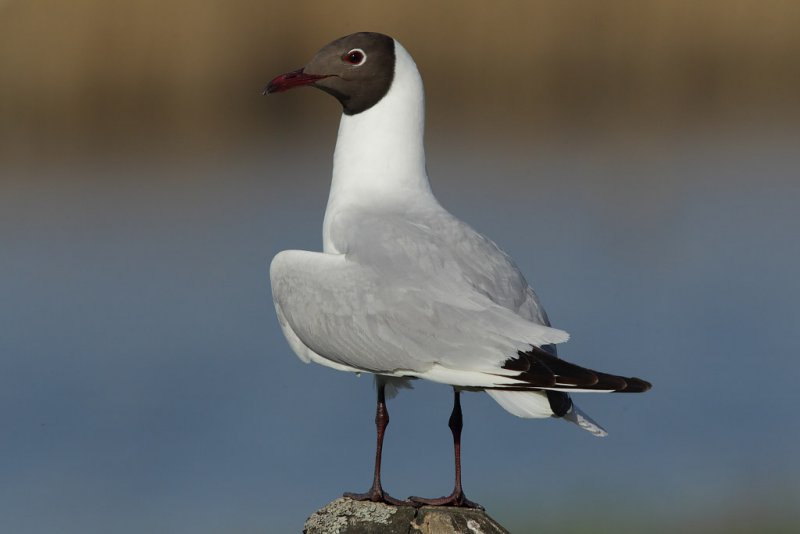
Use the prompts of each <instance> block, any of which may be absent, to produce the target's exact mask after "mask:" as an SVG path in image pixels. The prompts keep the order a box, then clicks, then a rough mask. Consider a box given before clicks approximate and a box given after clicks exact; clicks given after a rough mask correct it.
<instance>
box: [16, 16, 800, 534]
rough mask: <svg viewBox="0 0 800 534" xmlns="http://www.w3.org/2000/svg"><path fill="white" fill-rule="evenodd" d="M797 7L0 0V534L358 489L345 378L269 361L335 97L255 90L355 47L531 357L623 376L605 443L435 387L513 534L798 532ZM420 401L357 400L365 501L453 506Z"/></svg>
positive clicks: (282, 355)
mask: <svg viewBox="0 0 800 534" xmlns="http://www.w3.org/2000/svg"><path fill="white" fill-rule="evenodd" d="M798 28H800V4H798V3H797V2H792V1H760V2H756V1H723V0H718V1H701V2H696V1H688V0H687V1H683V0H679V1H666V0H663V1H645V2H635V1H629V2H625V1H608V2H588V1H587V2H580V1H575V2H572V1H570V2H564V1H557V0H537V1H532V2H524V3H523V2H510V1H508V2H480V1H477V0H475V1H473V0H470V1H460V2H430V1H425V2H421V1H407V2H403V3H397V4H396V5H389V4H388V3H377V2H363V1H357V0H351V1H350V2H348V3H347V4H340V3H328V2H309V1H293V2H270V1H261V2H253V1H251V0H226V1H224V2H223V1H200V2H193V1H189V0H168V1H164V0H159V1H155V0H140V1H138V2H118V1H108V0H74V1H72V2H60V1H56V0H30V1H22V0H0V302H2V305H1V306H0V428H1V429H2V438H0V458H2V460H1V461H0V530H2V531H3V532H16V533H40V532H65V533H67V532H69V533H72V532H76V533H77V532H81V533H86V532H121V533H127V532H130V533H138V532H208V533H212V532H242V533H245V532H253V533H255V532H299V531H300V530H301V528H302V524H303V521H304V520H305V518H306V517H307V516H308V515H309V514H310V513H311V512H313V511H314V510H315V509H317V508H319V507H320V506H322V505H323V504H325V503H326V502H328V501H330V500H331V499H333V498H335V497H336V496H338V495H340V494H341V493H342V492H343V491H363V490H365V489H366V488H367V486H368V485H369V483H370V477H371V469H372V461H373V458H372V455H373V447H374V426H373V414H374V412H373V410H374V393H373V389H372V380H371V378H369V377H368V376H362V377H360V378H356V377H353V376H351V375H349V374H345V373H338V372H334V371H332V370H330V369H325V368H321V367H318V366H309V365H304V364H302V363H301V362H300V361H299V360H298V359H297V358H296V357H295V356H294V355H293V354H292V353H291V351H290V349H289V347H288V346H287V344H286V342H285V341H284V339H283V337H282V336H281V334H280V331H279V329H278V326H277V321H276V319H275V314H274V310H273V307H272V302H271V295H270V289H269V281H268V275H267V272H268V265H269V261H270V259H271V258H272V256H273V255H274V254H275V253H276V252H278V251H279V250H283V249H286V248H299V249H310V250H319V249H320V247H321V236H320V230H321V224H322V216H323V211H324V207H325V202H326V199H327V188H328V183H329V176H330V167H331V155H332V152H333V146H334V142H335V139H336V128H337V123H338V120H339V111H340V110H339V107H338V104H337V102H336V101H335V100H333V99H332V98H329V97H327V96H326V95H324V94H322V93H318V92H315V91H312V90H302V91H295V92H292V93H288V94H285V95H277V96H271V97H269V98H264V97H261V96H260V90H261V88H262V87H263V85H264V84H265V83H266V82H267V81H269V80H270V79H271V78H272V77H273V76H275V75H277V74H280V73H283V72H286V71H288V70H293V69H296V68H298V67H300V66H302V65H303V64H304V63H305V62H306V61H307V60H308V59H309V58H310V57H311V56H312V55H313V54H314V52H315V51H316V50H317V49H319V48H320V47H321V46H323V45H324V44H326V43H328V42H329V41H331V40H333V39H334V38H337V37H340V36H342V35H346V34H348V33H352V32H355V31H364V30H367V31H380V32H384V33H388V34H390V35H392V36H394V37H396V38H397V39H398V40H400V41H401V42H402V43H403V44H404V45H405V47H406V48H407V49H408V50H409V51H410V52H411V53H412V55H413V56H414V57H415V59H416V61H417V64H418V66H419V68H420V71H421V72H422V75H423V79H424V80H425V83H426V90H427V104H428V125H427V147H428V170H429V174H430V177H431V181H432V184H433V188H434V191H435V192H436V193H437V195H438V197H439V198H440V200H441V201H442V203H443V204H444V205H445V206H447V207H448V208H449V209H450V210H451V211H453V212H454V213H455V214H456V215H458V216H460V217H462V218H464V219H466V220H467V221H469V222H470V223H471V224H472V225H473V226H475V227H476V228H477V229H478V230H479V231H482V232H484V233H486V234H487V235H489V236H491V237H492V238H493V239H494V240H495V241H497V242H498V243H499V244H500V246H502V247H503V248H504V249H505V250H506V251H508V252H509V253H510V254H511V255H512V256H514V257H515V258H516V260H517V263H518V264H519V265H520V266H521V268H522V269H523V271H524V272H525V273H526V274H527V276H528V279H529V280H530V281H531V283H532V284H533V285H534V287H536V289H537V291H538V292H539V295H540V297H541V298H542V300H543V302H544V303H545V305H546V307H547V309H548V311H549V313H550V316H551V318H552V320H553V322H554V324H555V325H556V326H558V327H560V328H563V329H566V330H567V331H569V332H571V334H572V339H571V340H570V342H569V344H568V345H566V346H564V347H563V349H562V351H561V354H562V355H563V356H564V357H565V358H568V359H570V360H572V361H575V362H576V363H581V364H585V365H587V366H590V367H594V368H597V369H602V370H605V371H609V372H614V373H621V374H631V375H636V376H641V377H643V378H646V379H649V380H651V381H652V382H653V383H654V389H653V390H652V391H651V392H649V393H647V394H645V395H637V396H622V395H618V396H589V395H587V396H582V397H580V398H578V404H580V405H581V407H582V408H583V409H584V410H586V411H587V412H589V413H591V414H592V415H593V416H594V417H595V418H596V419H597V420H598V421H600V422H601V423H602V424H604V426H606V428H607V429H608V430H609V432H610V436H609V437H608V438H605V439H603V440H598V439H596V438H593V437H592V436H590V435H588V434H587V433H584V432H580V431H578V430H576V429H575V428H574V427H572V426H571V425H567V424H564V423H563V422H560V421H555V420H552V421H525V420H521V419H516V418H514V417H513V416H511V415H510V414H507V413H505V412H504V411H503V410H502V409H501V408H500V407H499V406H497V405H495V404H494V403H493V402H492V401H491V400H490V399H489V398H488V397H487V396H485V395H483V394H469V395H467V396H466V398H465V399H464V410H465V430H464V481H465V489H466V492H467V494H468V496H469V497H470V498H471V499H473V500H476V501H478V502H481V503H482V504H484V505H485V506H486V507H487V509H488V511H489V513H490V514H492V515H493V516H494V517H495V518H496V519H498V520H499V521H500V522H501V523H503V524H504V525H506V526H507V527H508V528H509V529H510V530H511V531H512V532H642V531H648V532H673V531H675V530H676V529H685V530H689V531H694V532H699V531H702V532H751V531H759V532H790V531H797V530H798V529H800V513H798V511H797V508H796V502H797V498H798V495H800V483H799V482H798V479H799V477H800V462H799V461H798V459H797V446H798V443H800V425H798V424H797V415H796V410H797V408H796V407H797V403H798V400H800V399H798V395H797V393H796V391H797V389H796V388H797V380H798V378H800V365H799V364H798V359H797V356H798V352H799V351H800V338H799V336H798V320H799V319H800V311H798V307H797V302H798V301H800V286H799V285H798V281H797V273H798V267H799V264H800V244H799V242H800V240H798V237H797V234H798V230H800V214H798V201H800V150H798V148H799V147H800V32H798ZM450 403H451V394H450V391H449V390H448V388H446V387H444V386H439V385H434V384H427V383H418V384H417V386H416V389H415V390H414V391H412V392H403V393H402V394H401V395H400V396H399V397H397V398H396V399H395V400H393V401H391V403H390V405H389V410H390V413H391V415H392V423H391V425H390V427H389V429H388V434H387V442H386V446H385V453H384V457H385V462H384V481H385V485H386V489H387V490H388V491H389V492H390V493H392V494H394V495H396V496H398V497H403V496H406V495H409V494H417V495H426V496H438V495H442V494H446V493H447V492H449V491H450V489H451V486H452V465H451V441H450V433H449V430H448V428H447V418H448V416H449V411H450Z"/></svg>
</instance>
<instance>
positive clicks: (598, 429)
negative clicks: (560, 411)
mask: <svg viewBox="0 0 800 534" xmlns="http://www.w3.org/2000/svg"><path fill="white" fill-rule="evenodd" d="M564 419H566V420H567V421H570V422H572V423H575V424H576V425H578V426H579V427H581V428H582V429H584V430H586V431H587V432H591V433H592V434H594V435H595V436H597V437H598V438H604V437H606V436H607V435H608V432H606V429H605V428H603V427H602V426H600V425H598V424H597V422H596V421H595V420H594V419H592V418H591V417H589V416H588V415H586V414H585V413H584V412H583V411H582V410H581V409H580V408H578V407H577V406H575V404H573V405H572V409H570V411H568V412H567V413H566V414H564Z"/></svg>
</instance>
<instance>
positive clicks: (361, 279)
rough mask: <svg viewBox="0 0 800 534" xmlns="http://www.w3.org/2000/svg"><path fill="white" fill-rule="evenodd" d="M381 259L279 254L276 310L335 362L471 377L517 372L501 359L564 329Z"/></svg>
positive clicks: (558, 338) (552, 339)
mask: <svg viewBox="0 0 800 534" xmlns="http://www.w3.org/2000/svg"><path fill="white" fill-rule="evenodd" d="M419 252H423V251H422V250H421V249H420V250H419ZM440 259H441V258H439V259H437V257H436V256H435V255H431V256H428V257H427V258H423V259H422V263H423V264H426V263H427V262H429V261H433V262H437V263H438V262H439V261H440ZM387 260H391V258H385V257H381V256H374V257H371V258H363V257H359V255H350V254H345V255H333V254H322V253H315V252H304V251H285V252H282V253H280V254H278V255H277V256H276V257H275V259H274V260H273V262H272V266H271V269H270V276H271V280H272V289H273V297H274V299H275V305H276V307H277V308H278V311H279V316H280V317H282V320H283V321H285V323H286V327H288V328H289V329H290V331H291V333H292V335H294V336H296V337H297V339H298V340H299V341H300V342H301V343H302V346H303V347H305V348H307V349H308V350H310V351H312V353H313V354H314V355H318V356H319V357H322V358H325V359H327V360H329V361H332V362H335V363H336V364H337V365H341V366H346V367H348V368H353V369H360V370H364V371H370V372H375V373H381V374H395V375H402V376H419V377H423V378H430V379H432V380H438V381H442V382H447V383H455V384H460V385H473V386H476V387H492V386H495V385H498V384H503V383H509V381H510V379H509V380H505V378H504V377H506V376H507V375H509V374H516V373H511V372H508V371H506V370H503V369H502V365H503V363H504V362H505V361H506V360H507V359H508V358H509V357H513V356H515V355H516V354H517V351H519V350H524V349H526V348H529V347H530V345H537V346H538V345H542V344H547V343H559V342H562V341H565V340H566V339H567V337H568V336H567V334H566V333H565V332H562V331H560V330H556V329H553V328H549V327H546V326H543V325H541V324H538V323H535V322H531V321H529V320H526V319H524V318H522V317H520V316H519V315H517V314H516V313H514V312H513V311H512V310H509V309H508V308H506V307H504V306H500V305H498V304H497V303H495V302H494V301H492V300H491V299H489V298H488V297H486V296H485V295H484V294H483V293H482V292H481V291H476V290H474V289H472V287H471V286H470V285H465V284H464V283H463V281H461V279H460V278H459V277H456V278H449V277H441V276H432V277H427V278H425V277H418V276H415V275H414V273H409V272H407V270H406V269H405V268H404V267H403V266H402V265H398V264H397V263H394V262H392V261H388V262H387ZM451 267H454V266H452V265H451ZM425 268H426V269H427V268H429V266H427V267H425ZM296 350H297V349H296ZM298 355H300V354H298ZM301 357H303V356H302V355H301Z"/></svg>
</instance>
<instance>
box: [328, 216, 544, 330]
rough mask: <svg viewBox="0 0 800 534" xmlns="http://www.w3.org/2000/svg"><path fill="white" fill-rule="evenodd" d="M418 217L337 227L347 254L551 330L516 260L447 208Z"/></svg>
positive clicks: (352, 219) (350, 219)
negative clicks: (472, 296) (469, 295)
mask: <svg viewBox="0 0 800 534" xmlns="http://www.w3.org/2000/svg"><path fill="white" fill-rule="evenodd" d="M436 208H437V209H427V210H424V211H420V212H415V213H399V214H386V213H385V212H384V213H379V214H378V213H376V214H370V213H364V212H359V213H351V214H348V215H345V216H343V217H342V219H341V220H340V221H337V222H338V223H339V224H336V225H335V226H334V233H335V234H338V235H337V236H335V237H336V238H338V240H339V242H340V243H342V244H343V245H344V247H343V248H342V249H341V250H343V251H346V252H347V254H348V255H350V256H352V257H354V258H356V259H357V260H358V261H361V262H362V263H364V264H368V265H369V264H371V265H380V266H385V267H387V268H392V276H413V277H415V279H417V280H422V279H425V280H437V282H438V283H440V284H445V283H451V284H453V285H456V286H459V287H460V288H461V290H462V291H464V290H466V289H469V290H471V291H473V292H476V293H479V294H481V295H483V296H485V297H486V298H488V299H489V300H491V301H492V302H494V303H495V304H497V305H499V306H502V307H504V308H506V309H508V310H510V311H512V312H514V313H515V314H517V315H519V316H520V317H522V318H523V319H527V320H528V321H532V322H535V323H539V324H543V325H547V326H549V325H550V321H549V320H548V318H547V314H546V313H545V311H544V308H543V307H542V306H541V304H540V302H539V299H538V297H537V296H536V294H535V293H534V291H533V289H531V287H530V286H529V285H528V282H527V281H526V280H525V277H524V276H523V274H522V272H521V271H520V270H519V268H518V267H517V265H516V264H515V263H514V260H513V259H512V258H511V257H510V256H509V255H508V254H506V253H505V252H503V251H502V250H501V249H500V248H499V247H498V246H497V245H496V244H495V243H494V242H493V241H491V240H490V239H488V238H487V237H485V236H484V235H482V234H480V233H478V232H476V231H475V230H473V229H472V227H470V226H469V225H467V224H466V223H464V222H462V221H460V220H458V219H457V218H455V217H454V216H453V215H451V214H450V213H449V212H447V211H446V210H444V209H443V208H441V207H439V206H437V207H436Z"/></svg>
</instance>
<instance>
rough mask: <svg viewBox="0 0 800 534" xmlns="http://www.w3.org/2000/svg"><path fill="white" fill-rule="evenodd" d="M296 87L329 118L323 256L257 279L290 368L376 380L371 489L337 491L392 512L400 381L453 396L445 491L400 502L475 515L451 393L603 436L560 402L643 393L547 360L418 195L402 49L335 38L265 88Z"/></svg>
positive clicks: (477, 246) (545, 332)
mask: <svg viewBox="0 0 800 534" xmlns="http://www.w3.org/2000/svg"><path fill="white" fill-rule="evenodd" d="M301 86H311V87H316V88H318V89H322V90H323V91H325V92H327V93H329V94H331V95H333V96H334V97H335V98H336V99H337V100H339V102H340V103H341V104H342V107H343V115H342V119H341V123H340V125H339V135H338V138H337V140H336V151H335V153H334V157H333V180H332V183H331V191H330V197H329V199H328V206H327V209H326V211H325V220H324V223H323V228H322V234H323V252H308V251H302V250H287V251H283V252H281V253H279V254H278V255H277V256H275V258H274V259H273V260H272V264H271V266H270V279H271V282H272V293H273V298H274V300H275V308H276V310H277V315H278V320H279V321H280V325H281V328H282V329H283V333H284V335H285V336H286V339H287V341H288V342H289V345H290V346H291V348H292V349H293V350H294V352H295V353H296V354H297V355H298V356H299V357H300V359H301V360H303V361H304V362H315V363H319V364H322V365H325V366H327V367H332V368H334V369H337V370H340V371H350V372H353V373H361V372H368V373H373V374H375V376H376V384H377V390H378V407H377V415H376V418H375V421H376V425H377V436H378V443H377V449H376V458H375V473H374V479H373V484H372V488H371V489H370V490H369V491H368V492H367V493H364V494H349V496H351V497H354V498H357V499H365V500H366V499H369V500H372V501H382V502H389V503H394V504H399V503H402V502H403V501H398V500H397V499H394V498H392V497H390V496H389V495H387V494H386V493H385V492H384V491H383V488H382V486H381V479H380V467H381V447H382V443H383V436H384V432H385V430H386V425H387V424H388V422H389V415H388V412H387V410H386V388H387V385H388V386H390V387H396V386H402V385H405V383H406V382H407V381H408V380H410V379H413V378H425V379H428V380H432V381H434V382H440V383H443V384H450V385H451V386H453V389H454V392H455V394H454V406H453V412H452V415H451V416H450V421H449V426H450V429H451V430H452V433H453V442H454V451H455V466H456V480H455V488H454V490H453V493H452V494H451V495H449V496H447V497H442V498H440V499H420V498H414V497H412V498H411V499H412V500H413V501H414V502H416V503H426V504H437V505H455V506H477V505H475V504H474V503H472V502H470V501H469V500H467V499H466V497H465V496H464V492H463V491H462V488H461V466H460V448H461V427H462V419H461V405H460V397H459V395H460V392H461V391H462V390H470V391H474V390H480V391H486V392H487V393H488V394H489V395H490V396H491V397H492V398H494V400H495V401H497V402H498V403H499V404H500V405H501V406H502V407H503V408H505V409H506V410H508V411H509V412H511V413H512V414H514V415H516V416H519V417H526V418H541V417H561V418H564V419H566V420H568V421H571V422H573V423H576V424H577V425H579V426H580V427H581V428H583V429H585V430H588V431H589V432H591V433H593V434H594V435H596V436H604V435H605V434H606V432H605V430H603V429H602V428H601V427H600V426H599V425H598V424H597V423H595V422H594V421H592V420H591V419H590V418H589V417H588V416H587V415H585V414H584V413H583V412H581V411H580V410H579V409H578V408H577V407H576V406H575V405H574V404H573V403H572V400H571V399H570V396H569V393H572V392H578V391H580V392H584V391H594V392H623V391H624V392H642V391H646V390H648V389H649V388H650V384H649V383H647V382H645V381H644V380H640V379H638V378H627V377H621V376H616V375H610V374H606V373H600V372H597V371H592V370H590V369H586V368H583V367H580V366H577V365H574V364H571V363H568V362H566V361H564V360H561V359H559V358H557V357H556V351H555V344H557V343H562V342H564V341H566V340H567V338H568V337H569V336H568V334H567V333H566V332H564V331H562V330H558V329H555V328H552V327H551V326H550V321H549V320H548V319H547V315H546V314H545V311H544V309H543V308H542V306H541V305H540V304H539V300H538V298H537V297H536V294H535V293H534V292H533V289H531V287H530V286H529V285H528V282H527V281H526V280H525V277H524V276H523V275H522V273H521V272H520V270H519V268H518V267H517V266H516V264H515V263H514V261H513V260H512V259H511V258H510V257H509V256H508V255H507V254H505V253H504V252H503V251H502V250H500V248H498V247H497V245H495V244H494V242H492V241H491V240H490V239H488V238H487V237H485V236H483V235H481V234H479V233H478V232H476V231H475V230H473V229H472V228H471V227H470V226H468V225H467V224H465V223H464V222H462V221H460V220H458V219H457V218H455V217H454V216H453V215H451V214H450V213H449V212H448V211H447V210H445V209H444V208H443V207H442V206H441V205H440V204H439V202H438V201H437V200H436V198H435V197H434V196H433V193H432V192H431V189H430V185H429V183H428V175H427V172H426V170H425V150H424V148H423V130H424V122H425V117H424V113H425V98H424V92H423V87H422V79H421V78H420V74H419V71H418V70H417V66H416V65H415V63H414V60H413V59H412V58H411V56H410V55H409V53H408V52H407V51H406V49H405V48H403V46H402V45H401V44H400V43H398V42H397V41H395V40H394V39H392V38H391V37H388V36H386V35H382V34H379V33H355V34H353V35H348V36H346V37H342V38H341V39H337V40H336V41H333V42H332V43H330V44H329V45H327V46H325V47H324V48H322V50H320V51H319V52H318V53H317V54H316V55H315V56H314V57H313V58H312V59H311V61H310V62H309V63H308V64H306V66H305V67H303V68H302V69H299V70H296V71H293V72H290V73H287V74H283V75H281V76H278V77H276V78H275V79H273V80H272V81H271V82H270V83H269V85H267V87H266V88H265V93H275V92H280V91H286V90H288V89H292V88H295V87H301ZM390 391H391V390H390Z"/></svg>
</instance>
